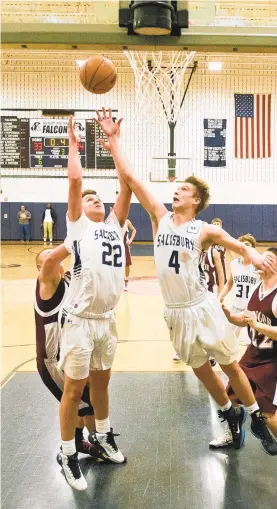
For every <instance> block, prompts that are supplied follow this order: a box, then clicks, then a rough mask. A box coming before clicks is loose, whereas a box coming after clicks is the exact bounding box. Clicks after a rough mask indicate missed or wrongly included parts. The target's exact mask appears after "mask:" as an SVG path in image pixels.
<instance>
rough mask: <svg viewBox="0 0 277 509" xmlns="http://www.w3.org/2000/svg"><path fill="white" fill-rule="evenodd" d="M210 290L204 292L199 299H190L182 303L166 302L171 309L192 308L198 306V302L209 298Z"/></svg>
mask: <svg viewBox="0 0 277 509" xmlns="http://www.w3.org/2000/svg"><path fill="white" fill-rule="evenodd" d="M207 294H208V292H205V293H203V295H201V296H200V297H198V299H194V300H190V301H188V302H182V303H181V304H167V303H166V304H165V307H167V308H169V309H183V308H190V307H192V306H196V305H197V304H200V303H201V302H203V301H204V300H205V299H206V298H207Z"/></svg>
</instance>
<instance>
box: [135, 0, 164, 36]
mask: <svg viewBox="0 0 277 509" xmlns="http://www.w3.org/2000/svg"><path fill="white" fill-rule="evenodd" d="M131 10H132V11H133V29H134V32H135V33H137V34H140V35H155V36H157V35H169V34H170V33H171V30H172V14H173V12H174V9H173V7H172V5H171V2H170V1H163V2H153V1H152V2H151V1H149V2H148V1H145V2H141V1H140V2H139V1H138V2H136V1H135V2H134V3H133V4H132V7H131Z"/></svg>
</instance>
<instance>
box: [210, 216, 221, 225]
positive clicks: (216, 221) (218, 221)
mask: <svg viewBox="0 0 277 509" xmlns="http://www.w3.org/2000/svg"><path fill="white" fill-rule="evenodd" d="M214 223H220V224H221V226H222V221H221V219H220V218H219V217H215V218H214V219H213V220H212V221H211V224H214Z"/></svg>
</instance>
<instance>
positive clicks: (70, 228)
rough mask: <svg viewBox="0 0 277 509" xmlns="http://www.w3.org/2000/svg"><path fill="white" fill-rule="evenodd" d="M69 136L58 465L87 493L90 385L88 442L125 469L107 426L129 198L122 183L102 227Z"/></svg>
mask: <svg viewBox="0 0 277 509" xmlns="http://www.w3.org/2000/svg"><path fill="white" fill-rule="evenodd" d="M119 125H120V123H119V124H117V127H118V128H119ZM68 134H69V156H68V180H69V198H68V213H67V239H66V247H67V249H68V251H69V252H71V254H72V261H73V264H72V270H71V275H72V279H71V283H70V287H69V291H68V294H67V296H66V299H65V301H64V303H63V307H62V310H61V312H60V325H61V352H60V366H61V368H62V369H63V370H64V372H65V387H64V393H63V396H62V401H61V405H60V426H61V436H62V452H61V453H60V454H59V456H58V462H59V463H60V464H61V466H62V468H63V471H64V474H65V477H66V479H67V481H68V483H69V484H70V486H71V487H73V488H75V489H77V490H84V489H86V488H87V482H86V480H85V478H84V477H83V474H82V472H81V469H80V466H79V462H78V456H77V452H76V446H75V440H74V429H75V422H76V418H77V411H78V404H79V400H80V397H81V394H82V393H83V390H84V387H85V385H86V382H87V378H88V377H89V388H90V400H91V403H92V405H93V408H94V413H95V427H96V433H94V434H90V435H89V441H90V442H91V441H92V443H94V445H96V446H98V447H100V450H101V451H102V452H103V454H104V455H105V457H107V458H108V459H109V460H110V461H113V462H114V463H123V462H124V461H125V458H124V456H123V454H122V453H121V451H119V449H118V447H117V445H116V443H115V440H114V436H115V435H114V433H113V429H112V428H111V425H110V419H109V395H108V386H109V380H110V374H111V366H112V362H113V359H114V355H115V350H116V345H117V330H116V323H115V315H114V307H115V305H116V304H117V302H118V300H119V297H120V295H121V293H122V290H123V284H124V264H125V257H124V244H123V230H122V228H123V226H124V224H125V221H126V219H127V217H128V213H129V207H130V200H131V191H130V189H129V188H128V186H127V185H126V184H125V182H124V181H123V180H122V182H120V184H121V185H120V192H119V195H118V197H117V200H116V203H115V205H114V207H113V211H112V213H111V214H110V215H109V217H108V218H107V219H106V221H105V208H104V205H103V203H102V201H101V200H100V198H99V196H97V194H96V193H95V191H91V190H87V191H84V192H83V193H82V166H81V162H80V157H79V152H78V137H77V135H76V134H75V130H74V126H73V125H72V117H70V118H69V122H68ZM120 180H121V179H120Z"/></svg>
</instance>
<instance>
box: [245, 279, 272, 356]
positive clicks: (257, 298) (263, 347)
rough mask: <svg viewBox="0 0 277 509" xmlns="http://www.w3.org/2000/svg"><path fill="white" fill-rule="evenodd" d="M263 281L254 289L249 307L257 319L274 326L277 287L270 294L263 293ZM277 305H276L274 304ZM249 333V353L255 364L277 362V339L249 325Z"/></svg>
mask: <svg viewBox="0 0 277 509" xmlns="http://www.w3.org/2000/svg"><path fill="white" fill-rule="evenodd" d="M261 290H262V283H260V284H259V285H258V287H257V288H256V289H255V290H254V292H253V294H252V296H251V298H250V300H249V302H248V306H247V309H248V310H249V311H254V312H255V313H256V317H257V321H258V322H259V323H264V324H266V325H271V326H272V327H276V326H277V318H276V316H275V315H274V314H273V311H272V306H273V301H274V299H275V302H276V299H277V288H275V289H274V290H272V292H270V293H269V294H268V295H266V296H265V297H263V295H262V291H261ZM274 307H275V305H274ZM248 335H249V338H250V340H251V345H250V346H249V349H250V351H249V353H250V354H251V362H252V361H253V363H254V364H269V363H272V362H273V363H275V362H277V341H274V340H273V339H270V338H268V337H267V336H265V335H264V334H261V333H260V332H257V331H255V330H254V329H251V327H249V326H248Z"/></svg>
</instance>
